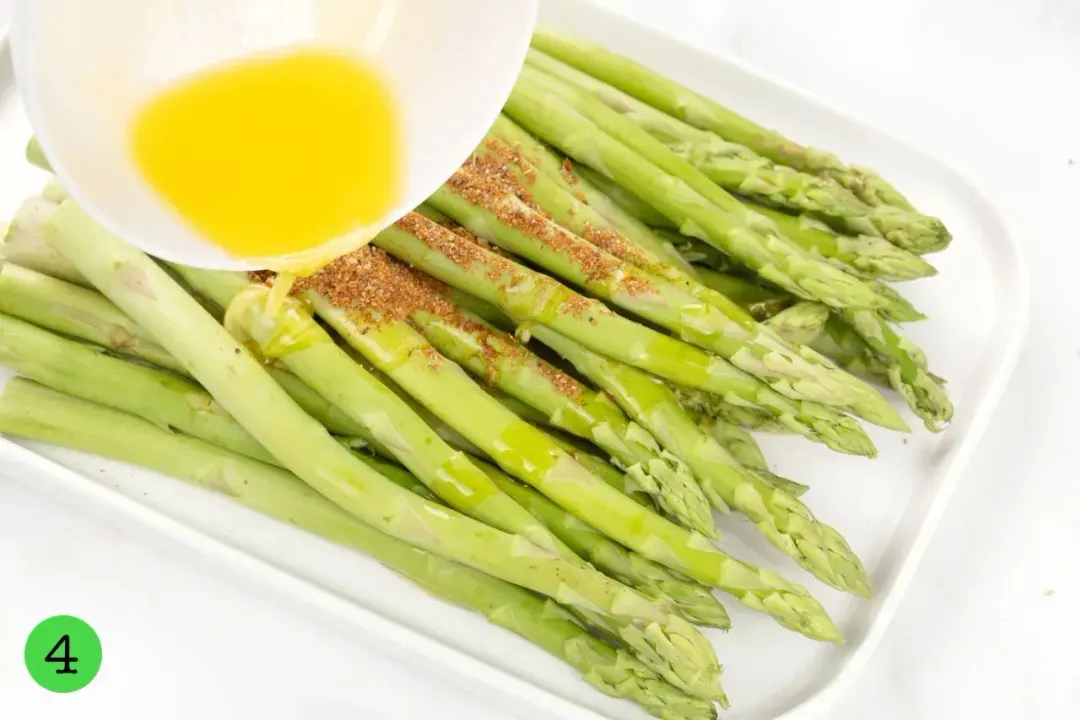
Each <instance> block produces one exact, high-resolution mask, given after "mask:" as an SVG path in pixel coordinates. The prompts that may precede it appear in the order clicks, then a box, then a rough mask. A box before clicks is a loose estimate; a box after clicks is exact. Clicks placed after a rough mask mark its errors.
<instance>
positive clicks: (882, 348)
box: [826, 312, 953, 432]
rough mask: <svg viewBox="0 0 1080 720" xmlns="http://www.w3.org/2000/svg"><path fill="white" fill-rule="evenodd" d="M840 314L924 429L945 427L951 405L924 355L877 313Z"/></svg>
mask: <svg viewBox="0 0 1080 720" xmlns="http://www.w3.org/2000/svg"><path fill="white" fill-rule="evenodd" d="M843 317H844V320H845V321H846V322H847V324H848V325H849V326H850V328H851V329H852V330H854V332H855V334H856V335H858V336H859V337H860V338H862V340H863V341H864V342H865V343H866V345H867V346H868V347H869V349H870V350H871V352H872V353H873V355H874V357H875V359H876V360H877V361H878V362H879V363H881V364H882V365H884V368H885V374H886V376H887V377H888V379H889V384H890V385H891V386H892V387H893V389H894V390H896V391H897V392H898V393H900V394H901V395H903V397H904V399H905V400H906V401H907V403H908V406H909V407H910V408H911V410H912V412H914V413H915V414H916V415H918V416H919V417H920V418H922V420H923V424H924V425H926V429H927V430H930V431H931V432H941V431H943V430H944V429H945V428H947V427H948V426H949V422H950V421H951V420H952V416H953V404H952V402H951V401H950V400H949V398H948V395H946V393H945V388H944V387H943V386H942V382H941V380H940V378H938V377H937V376H935V375H934V374H932V373H931V372H930V370H929V368H928V366H927V361H926V354H925V353H923V351H922V350H921V349H920V348H919V347H918V346H917V345H916V344H915V343H913V342H912V341H911V340H909V339H908V338H906V337H904V336H903V335H901V334H900V333H898V332H897V331H896V329H894V328H893V327H892V326H891V325H889V323H888V322H886V321H885V320H884V319H883V318H882V317H881V316H880V315H879V314H878V313H875V312H854V313H844V315H843ZM831 324H832V323H830V325H831ZM830 325H827V326H826V327H827V328H828V327H830ZM841 332H842V331H841Z"/></svg>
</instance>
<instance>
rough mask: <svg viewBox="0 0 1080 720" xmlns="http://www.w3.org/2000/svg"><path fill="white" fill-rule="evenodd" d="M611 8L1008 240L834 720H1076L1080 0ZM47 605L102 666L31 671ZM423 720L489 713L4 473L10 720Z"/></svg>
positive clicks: (0, 611)
mask: <svg viewBox="0 0 1080 720" xmlns="http://www.w3.org/2000/svg"><path fill="white" fill-rule="evenodd" d="M606 2H609V3H610V4H612V5H620V6H622V7H624V8H626V9H627V11H628V12H632V13H637V14H639V15H640V16H641V17H645V18H648V19H650V20H651V21H653V22H655V24H656V25H658V26H660V27H663V28H664V29H665V30H668V31H670V32H672V33H675V34H678V35H680V36H681V37H683V38H685V39H687V40H689V41H692V42H697V43H700V44H703V45H705V46H707V47H709V46H711V47H715V48H716V49H717V50H721V51H723V50H727V51H729V52H734V53H736V54H739V55H742V56H743V57H745V58H747V59H749V60H750V61H752V62H753V63H755V64H757V65H759V66H761V67H763V68H765V69H767V70H770V71H772V72H774V73H776V74H778V75H780V76H783V77H786V78H788V79H789V80H792V81H794V82H796V83H799V84H802V85H804V86H806V87H808V88H810V89H812V90H814V91H816V92H818V93H819V94H821V95H823V96H825V97H827V98H829V99H831V100H834V101H835V102H837V103H838V104H840V105H843V106H846V107H848V108H850V109H853V110H855V111H856V112H858V113H859V114H862V115H864V116H865V117H867V118H869V119H870V120H872V121H875V122H878V123H880V124H883V125H885V126H887V127H890V128H892V129H895V130H897V131H899V132H900V133H902V134H904V135H906V136H907V137H909V138H911V139H913V140H916V141H918V142H919V143H921V144H923V145H924V146H926V147H928V148H929V149H931V150H933V151H934V152H936V153H937V154H939V155H940V156H942V157H943V158H944V159H946V160H948V161H950V162H952V163H953V164H955V165H956V166H958V167H959V168H960V169H961V170H963V171H966V172H967V173H969V174H970V175H972V176H973V177H975V178H977V179H978V180H979V181H981V183H982V184H983V186H984V187H985V188H987V189H988V190H989V191H990V193H991V194H992V195H993V196H994V197H995V199H996V200H997V201H998V203H999V205H1000V207H1001V209H1002V210H1003V211H1004V213H1005V214H1006V215H1007V217H1008V218H1009V219H1010V220H1011V221H1012V222H1013V223H1015V226H1016V227H1017V228H1018V229H1019V230H1020V233H1021V236H1022V239H1023V241H1024V242H1025V244H1026V246H1027V249H1028V257H1029V260H1030V263H1031V266H1032V270H1033V275H1034V303H1033V309H1034V313H1035V316H1034V320H1033V323H1032V328H1031V332H1030V337H1029V340H1028V343H1027V348H1026V350H1025V352H1024V353H1023V355H1022V357H1021V359H1020V364H1019V367H1018V370H1017V373H1016V375H1015V378H1014V380H1013V382H1012V385H1011V387H1010V389H1009V391H1008V393H1007V396H1006V398H1005V399H1004V401H1003V403H1002V405H1001V407H1000V410H999V412H998V417H997V418H996V420H995V421H994V423H993V426H992V427H991V429H990V431H989V433H988V434H987V436H986V438H985V440H984V442H983V445H982V447H981V449H980V451H979V453H978V456H977V458H976V460H975V462H974V463H973V464H972V465H971V467H970V469H969V471H968V472H967V474H966V477H965V479H964V481H963V484H962V486H961V488H960V489H959V491H958V492H957V494H956V496H955V499H954V500H953V504H952V506H951V508H950V510H949V512H948V514H947V516H946V518H945V520H944V522H943V523H942V525H941V527H940V530H939V531H938V533H937V536H936V538H935V540H934V542H933V545H932V547H931V548H930V550H929V552H928V554H927V556H926V559H925V561H924V563H923V567H922V569H921V571H920V573H919V575H918V577H917V578H916V580H915V583H914V585H913V586H912V588H911V591H910V593H909V597H908V598H907V600H906V602H905V603H904V605H903V607H902V609H901V610H900V612H899V614H898V616H897V618H896V620H895V621H894V622H893V624H892V627H891V629H890V631H889V633H888V636H887V638H886V639H885V641H884V642H883V643H882V645H881V647H880V649H879V650H878V652H877V654H876V655H875V657H874V658H873V660H872V661H871V663H870V665H869V667H868V668H867V669H866V670H865V672H863V673H862V674H861V675H860V676H859V678H858V679H857V680H856V681H855V682H854V683H853V684H852V686H851V687H850V688H849V689H848V691H847V693H846V694H845V695H844V697H843V698H842V699H841V701H840V702H839V704H838V706H837V707H836V710H835V713H834V714H832V715H831V717H832V718H833V719H834V720H847V719H849V718H850V719H852V720H855V719H860V720H861V719H864V718H873V719H874V720H893V719H896V720H900V719H901V718H903V719H904V720H922V719H931V720H936V719H937V718H954V717H955V718H968V717H983V718H1052V717H1077V716H1080V685H1078V684H1077V682H1076V681H1077V670H1076V669H1077V667H1078V665H1077V661H1076V655H1075V652H1074V648H1076V647H1077V646H1078V645H1080V623H1078V622H1076V615H1075V611H1076V610H1077V609H1078V608H1080V579H1078V578H1080V571H1078V563H1077V560H1078V558H1080V531H1078V530H1077V529H1076V528H1077V518H1078V515H1077V512H1076V510H1075V508H1076V506H1077V504H1080V421H1078V420H1077V416H1076V415H1075V414H1074V413H1075V412H1076V409H1077V407H1078V406H1080V301H1078V300H1077V291H1078V288H1077V286H1076V282H1075V279H1074V278H1075V277H1076V273H1077V271H1078V266H1080V249H1078V248H1080V237H1078V232H1077V230H1078V224H1077V222H1076V220H1075V215H1074V213H1077V212H1078V210H1080V100H1078V89H1077V87H1078V85H1077V80H1078V79H1080V3H1078V2H1075V0H996V1H995V2H986V1H985V0H909V1H908V2H882V1H873V0H871V1H869V2H868V1H867V0H815V1H814V2H803V3H799V2H790V1H789V2H784V1H782V0H719V4H718V3H717V0H699V1H698V2H694V0H606ZM6 4H7V2H6V0H5V1H0V9H6V7H3V6H6ZM957 301H958V302H962V301H963V298H957ZM978 311H979V309H978V308H972V312H973V313H976V312H978ZM1070 610H1071V611H1072V612H1071V613H1070ZM59 613H72V614H76V615H80V616H83V617H86V618H93V623H94V625H95V627H96V628H97V630H98V631H99V633H100V634H101V636H102V637H103V639H104V641H105V643H106V656H105V657H106V660H105V665H104V666H103V669H102V672H101V675H100V676H99V677H98V678H97V679H96V680H95V681H94V683H93V684H92V685H90V686H89V687H88V688H87V689H85V690H83V691H81V692H78V693H75V694H73V695H69V696H57V695H53V694H51V693H47V692H44V691H42V690H40V689H39V688H38V687H37V686H35V685H34V684H33V683H32V682H31V681H30V679H29V677H28V676H27V674H26V671H25V670H24V668H23V665H22V645H23V642H24V640H25V637H26V633H27V632H28V631H29V629H30V628H31V627H32V626H33V625H34V624H35V623H36V622H37V621H38V620H39V619H41V618H43V617H46V616H48V615H52V614H59ZM435 714H438V715H439V716H440V717H443V718H458V717H461V718H466V717H468V718H473V719H475V720H480V719H483V718H489V717H490V718H495V717H496V714H495V711H494V709H493V708H492V707H490V706H489V705H487V704H486V703H485V702H484V700H483V698H481V697H475V696H469V695H467V694H465V693H463V692H462V691H460V690H457V689H454V688H453V687H451V686H450V685H448V684H447V683H446V682H445V681H442V680H439V679H436V678H433V677H427V676H422V675H416V674H415V673H406V672H404V670H403V668H402V666H399V665H397V664H395V663H394V662H392V661H388V660H386V659H385V658H383V657H381V656H380V655H379V654H378V653H377V652H376V651H375V650H373V649H371V648H365V647H364V646H363V645H361V644H359V643H358V642H357V641H356V640H355V638H343V637H336V636H335V634H334V632H333V631H332V629H331V628H329V627H328V626H327V625H324V624H320V622H319V621H318V620H312V619H310V618H307V617H305V616H303V615H302V614H300V613H299V612H297V611H296V610H295V608H292V607H290V606H289V605H287V604H286V603H284V602H283V601H281V600H280V599H279V598H278V597H276V596H272V595H267V596H262V595H261V594H260V593H258V592H256V591H253V590H251V589H250V588H249V587H247V586H244V585H241V584H239V583H237V582H234V581H233V580H232V579H231V578H230V577H229V576H228V575H227V574H226V573H225V572H223V571H221V572H215V571H212V570H207V569H205V567H204V566H203V565H200V564H198V563H197V562H196V561H195V560H193V558H192V557H191V555H190V554H189V553H188V552H187V551H185V550H184V549H182V548H179V547H177V546H174V545H171V544H169V543H168V542H167V541H164V540H154V539H153V538H149V537H147V536H144V535H129V534H125V533H122V532H121V531H119V530H117V529H115V528H113V527H110V526H109V525H108V524H106V523H103V522H101V521H99V520H97V519H95V518H93V517H90V516H87V515H85V514H83V513H82V512H81V511H79V510H77V509H73V508H71V507H68V506H66V505H65V504H64V502H63V501H62V500H61V499H59V498H54V497H46V496H44V495H41V494H39V493H37V492H36V491H32V490H29V489H27V488H26V487H24V486H22V485H16V484H15V483H12V482H10V481H5V480H3V479H2V478H0V718H13V719H14V718H18V719H19V720H22V719H24V718H25V719H34V720H38V719H41V720H52V718H61V717H63V718H77V719H79V720H92V719H95V718H111V719H114V720H125V719H126V718H141V717H153V718H155V720H170V719H172V718H185V719H186V718H196V717H198V718H207V719H208V720H213V719H214V718H228V717H242V718H248V717H260V718H264V720H277V719H285V718H313V717H318V718H320V720H339V719H341V720H344V719H345V718H349V719H350V720H355V719H356V718H363V720H378V719H380V718H394V719H396V718H413V717H432V716H434V715H435Z"/></svg>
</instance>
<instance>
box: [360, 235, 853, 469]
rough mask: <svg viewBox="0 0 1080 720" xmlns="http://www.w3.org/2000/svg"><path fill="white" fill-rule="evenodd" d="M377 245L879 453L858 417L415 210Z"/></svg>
mask: <svg viewBox="0 0 1080 720" xmlns="http://www.w3.org/2000/svg"><path fill="white" fill-rule="evenodd" d="M374 243H375V244H376V245H377V246H378V247H380V248H382V249H384V250H386V251H387V252H389V253H391V254H393V255H395V256H397V257H398V258H400V259H402V260H404V261H406V262H407V263H409V264H412V265H415V266H416V267H419V268H421V269H423V270H424V271H425V272H427V273H428V274H430V275H432V276H434V277H436V278H438V279H440V280H442V281H443V282H446V283H448V284H450V285H451V286H453V287H455V288H457V289H459V290H461V291H463V292H468V293H471V294H474V295H476V296H477V297H479V298H481V299H483V300H486V301H487V302H489V303H492V304H494V305H496V306H497V307H499V308H500V309H501V310H502V311H503V312H505V313H506V314H507V315H510V316H511V317H513V318H514V319H515V320H516V321H517V322H519V323H522V322H523V323H543V324H546V325H549V326H550V327H551V328H552V329H553V330H555V331H557V332H559V333H560V334H563V335H566V336H567V337H570V338H573V339H574V340H576V341H578V342H580V343H582V344H583V345H585V346H586V347H590V348H591V349H594V350H596V351H597V352H603V353H605V354H607V355H609V356H611V357H614V358H616V359H618V360H620V361H622V362H626V363H628V364H632V365H635V366H637V367H640V368H641V369H643V370H647V371H648V372H651V373H653V374H655V375H658V376H660V377H663V378H666V379H668V380H671V381H672V382H676V383H680V384H682V385H687V386H690V387H697V388H700V389H703V390H706V391H707V392H711V393H715V394H717V395H720V396H727V397H729V398H732V399H733V400H735V401H738V402H741V403H742V404H743V405H744V406H747V407H754V408H759V409H761V410H764V411H766V412H768V413H770V414H771V415H772V416H773V417H775V418H776V419H777V421H778V422H781V423H783V424H785V425H787V426H788V427H790V428H791V430H792V432H798V433H800V434H803V435H805V436H806V437H809V438H811V439H816V440H818V441H820V442H824V443H826V444H827V445H829V447H832V448H834V449H836V450H839V451H841V452H849V453H855V454H872V453H873V445H872V444H871V443H870V441H869V438H867V437H866V435H865V433H863V432H862V430H861V428H859V426H858V425H857V424H856V423H855V422H853V421H852V420H851V419H850V418H846V417H844V416H842V415H840V414H838V413H836V412H835V411H833V410H831V409H829V408H826V407H824V406H822V405H818V404H816V403H808V402H794V401H790V400H788V399H786V398H784V397H782V396H780V395H778V394H777V393H775V392H773V391H772V390H769V389H768V388H767V387H765V386H764V385H762V384H761V383H759V382H757V381H756V380H754V382H753V383H748V382H746V381H745V373H739V372H737V371H736V372H734V373H733V372H732V370H734V368H732V366H731V365H730V364H728V363H726V362H724V361H722V360H720V359H719V358H717V357H715V356H712V355H709V354H708V353H706V352H704V351H702V350H699V349H697V348H695V347H693V346H690V345H687V344H685V343H681V342H679V341H677V340H674V339H672V338H670V337H667V336H666V335H662V334H660V333H658V332H655V331H653V330H651V329H649V328H646V327H644V326H642V325H639V324H637V323H634V322H632V321H630V320H627V319H626V318H624V317H621V316H620V315H617V314H615V313H613V312H611V311H610V310H608V309H607V308H606V307H605V306H604V305H603V304H602V303H599V302H597V301H595V300H591V299H588V298H585V297H582V296H581V295H578V294H576V293H574V292H572V291H570V290H569V289H567V288H566V287H564V286H562V285H560V284H559V283H557V282H556V281H554V280H552V279H551V278H549V277H547V276H546V275H542V274H540V273H537V272H534V271H532V270H529V269H528V268H525V267H524V266H522V265H520V264H517V263H514V262H513V261H511V260H509V259H507V258H505V257H502V256H500V255H497V254H496V253H493V252H491V251H489V250H486V249H485V248H483V247H481V246H480V245H479V244H477V243H474V242H471V241H469V240H468V239H466V238H464V237H462V236H460V235H457V234H455V233H452V232H450V231H448V230H446V228H443V227H441V226H439V225H436V224H434V223H432V222H430V221H428V220H426V219H425V218H423V217H421V216H419V215H416V214H410V215H406V216H405V217H404V218H402V220H400V221H398V222H397V223H396V224H395V225H394V226H393V227H391V228H388V229H386V230H384V231H383V232H382V233H380V234H379V236H378V237H377V238H376V239H375V241H374Z"/></svg>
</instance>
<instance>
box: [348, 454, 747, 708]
mask: <svg viewBox="0 0 1080 720" xmlns="http://www.w3.org/2000/svg"><path fill="white" fill-rule="evenodd" d="M361 459H364V460H366V461H367V462H368V463H369V464H371V465H372V466H373V467H375V468H376V469H377V470H378V471H379V472H381V473H383V474H384V475H385V476H386V477H387V478H388V479H390V480H392V481H393V482H395V483H397V484H398V485H400V486H401V487H403V488H405V489H407V490H410V491H411V492H415V493H418V494H419V495H420V496H421V497H428V496H429V495H430V491H429V490H428V489H427V487H426V486H424V485H423V484H422V483H420V482H419V481H418V480H417V479H416V478H415V477H413V476H412V475H410V474H409V473H408V472H406V471H404V470H403V469H401V468H399V467H396V466H389V467H388V466H387V464H386V463H380V462H379V461H377V460H373V459H368V458H363V457H362V458H361ZM477 463H478V464H479V466H480V467H481V468H483V470H484V472H485V473H486V474H487V475H488V476H489V477H490V478H491V479H492V481H494V482H495V483H496V484H497V485H498V486H499V488H500V489H502V490H503V491H504V492H506V493H507V495H509V496H510V497H513V498H514V499H515V500H516V501H518V502H519V503H520V504H521V505H522V507H525V508H527V509H528V510H529V512H531V513H532V514H533V515H534V516H535V517H536V519H537V520H538V521H539V522H541V523H543V524H544V525H545V526H546V527H549V528H551V530H552V531H553V532H554V533H555V534H556V535H557V536H558V537H560V538H562V539H564V541H565V542H566V543H567V545H568V546H569V547H571V548H573V550H574V552H576V553H579V554H580V556H581V557H586V558H588V559H589V560H590V561H591V562H593V564H594V565H595V567H597V568H598V569H600V570H602V571H603V572H605V573H606V574H607V575H609V576H611V577H613V578H615V579H617V580H619V581H620V582H624V583H626V584H627V585H629V586H631V587H634V588H636V589H637V590H638V591H639V592H641V593H642V594H643V595H645V596H646V597H651V598H653V599H655V600H657V601H659V602H662V603H664V604H665V605H667V606H671V607H672V609H673V610H674V611H675V612H677V613H678V614H679V615H680V616H681V617H683V618H684V619H686V620H687V621H688V622H696V623H697V624H699V625H708V626H710V627H720V628H722V629H725V630H726V629H728V628H729V627H730V619H729V618H728V616H727V612H726V611H725V610H724V608H723V606H722V605H720V604H719V603H718V602H717V600H716V599H715V598H714V597H713V596H712V594H711V593H710V592H709V590H708V589H707V588H705V587H704V586H701V585H697V584H696V583H694V582H693V581H692V580H688V579H680V578H678V577H676V576H675V575H674V574H672V573H671V572H669V571H668V570H666V569H665V568H663V567H661V566H659V565H655V564H654V563H650V562H649V561H648V560H646V559H644V558H642V557H640V556H638V555H636V554H635V553H633V552H632V551H628V550H626V549H625V548H623V547H622V546H621V545H618V544H617V543H614V542H612V541H611V540H609V539H608V538H606V537H604V536H603V535H602V534H600V533H598V532H596V531H595V530H593V529H592V528H591V527H589V526H588V525H587V524H585V523H583V522H582V521H581V520H578V519H577V518H576V517H574V516H573V515H570V514H569V513H567V512H565V511H564V510H563V509H562V508H560V507H559V506H558V505H555V504H554V503H552V502H551V501H550V500H548V499H547V498H545V497H544V496H543V495H541V494H539V493H537V492H536V491H534V490H532V489H530V488H528V487H527V486H524V485H521V484H519V483H517V482H516V481H515V480H513V479H512V478H510V477H509V476H507V475H505V474H503V473H501V472H500V471H499V470H498V469H496V468H495V467H493V466H491V465H489V464H487V463H484V462H482V461H479V460H477ZM436 501H437V499H436ZM669 593H670V595H669ZM677 602H678V604H676V603H677ZM572 612H573V613H574V614H575V615H577V616H578V617H580V618H581V620H582V621H583V622H585V623H586V624H588V625H590V626H592V627H593V628H594V629H595V630H598V631H600V632H601V633H602V634H604V635H605V636H608V637H610V638H612V640H613V641H614V642H616V643H618V642H619V640H618V638H619V637H620V634H621V631H624V629H623V628H619V627H612V626H611V623H610V621H608V620H606V619H605V618H604V617H603V616H597V615H596V614H595V613H591V612H589V611H583V610H581V609H580V608H578V609H575V610H572ZM642 662H643V663H644V664H645V665H646V666H647V667H649V668H652V669H654V670H655V671H656V672H657V673H659V674H660V675H661V676H662V677H669V678H670V682H672V684H673V685H674V686H675V687H677V688H679V689H680V690H683V691H685V692H687V693H689V694H690V695H692V696H700V692H699V691H698V689H696V688H694V687H693V686H692V685H687V683H686V682H685V681H684V679H683V678H681V677H679V676H678V675H673V671H672V669H671V668H669V667H667V666H666V662H665V661H664V659H663V658H662V657H660V656H650V657H648V658H646V659H644V660H642ZM706 691H707V692H708V693H709V694H708V695H707V697H706V698H705V699H710V700H711V699H715V700H718V701H719V702H720V704H721V705H722V706H723V707H725V708H726V707H727V706H728V703H727V698H726V697H725V696H724V694H723V692H722V691H720V690H719V688H718V687H709V688H706Z"/></svg>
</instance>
